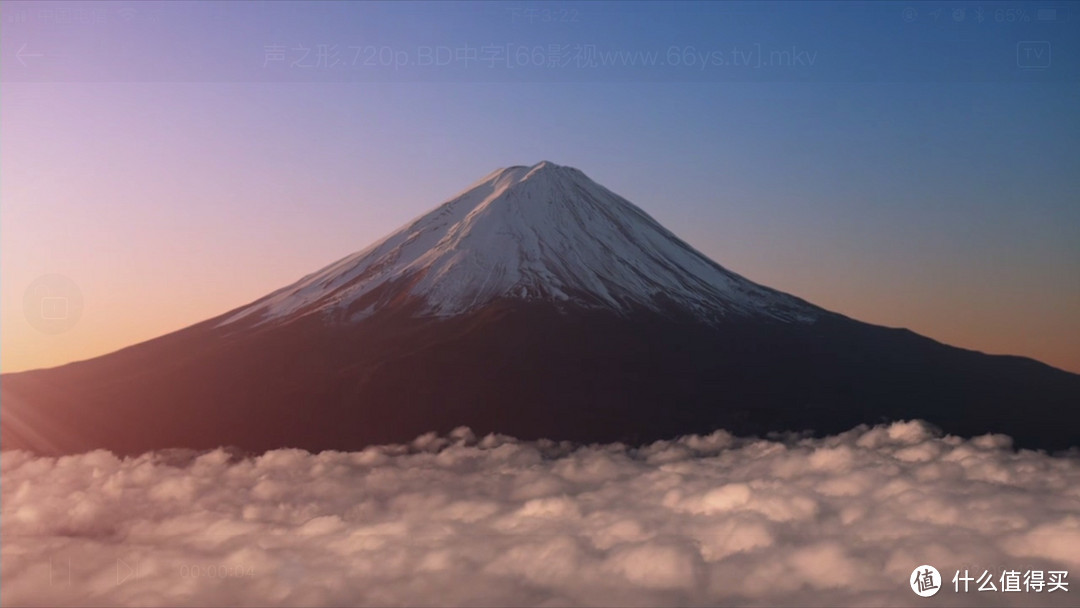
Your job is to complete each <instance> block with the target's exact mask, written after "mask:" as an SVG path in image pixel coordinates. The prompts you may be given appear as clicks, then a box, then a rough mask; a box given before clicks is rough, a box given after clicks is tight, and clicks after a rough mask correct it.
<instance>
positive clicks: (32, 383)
mask: <svg viewBox="0 0 1080 608" xmlns="http://www.w3.org/2000/svg"><path fill="white" fill-rule="evenodd" d="M215 322H216V320H212V321H208V322H206V323H203V324H200V325H196V326H194V327H191V328H189V329H186V330H183V331H180V332H177V333H175V334H170V335H168V336H165V337H162V338H159V339H156V340H152V341H150V342H146V343H143V344H140V345H138V346H135V347H132V348H128V349H125V350H123V351H119V352H117V353H114V354H112V355H107V356H104V357H99V358H97V359H93V360H90V361H86V362H82V363H76V364H71V365H67V366H64V367H60V368H55V369H50V370H40V371H34V372H26V373H20V374H9V375H5V376H4V377H3V380H2V383H0V388H2V391H3V396H2V407H0V414H2V417H3V424H2V427H0V430H2V438H0V442H2V443H0V447H3V448H4V449H31V450H34V451H37V452H42V453H75V452H82V451H86V450H91V449H95V448H105V449H109V450H113V451H115V452H118V453H122V454H136V453H140V452H144V451H147V450H153V449H162V448H171V447H184V448H194V449H205V448H214V447H217V446H221V445H225V446H235V447H238V448H240V449H242V450H246V451H251V452H261V451H264V450H268V449H275V448H281V447H299V448H304V449H308V450H313V451H317V450H326V449H335V450H354V449H358V448H362V447H364V446H366V445H371V444H379V443H390V442H406V441H409V440H412V439H413V438H415V437H416V436H418V435H420V434H422V433H425V432H428V431H436V432H439V433H445V432H448V431H450V430H451V429H453V428H454V427H457V426H461V425H466V426H469V427H472V429H473V430H474V431H475V432H476V433H477V434H486V433H488V432H500V433H506V434H509V435H513V436H515V437H519V438H523V439H533V438H540V437H547V438H551V439H567V440H573V441H580V442H609V441H616V440H619V441H626V442H631V443H639V442H647V441H652V440H656V439H663V438H672V437H675V436H677V435H681V434H687V433H708V432H711V431H713V430H715V429H718V428H723V429H726V430H729V431H731V432H733V433H736V434H740V435H742V434H763V433H767V432H770V431H788V430H793V431H804V430H812V431H813V432H814V433H817V434H830V433H836V432H840V431H844V430H848V429H850V428H852V427H853V426H856V425H858V424H860V423H869V424H874V423H879V422H883V421H889V420H898V419H912V418H920V419H924V420H927V421H930V422H932V423H934V424H936V425H938V426H940V427H941V428H942V429H943V430H944V431H946V432H948V433H954V434H960V435H964V436H972V435H978V434H983V433H987V432H995V433H1004V434H1007V435H1010V436H1012V437H1013V438H1014V439H1015V440H1016V443H1017V445H1019V446H1021V447H1030V448H1042V449H1048V450H1056V449H1062V448H1067V447H1069V446H1073V445H1080V408H1078V407H1077V406H1078V405H1080V376H1077V375H1074V374H1070V373H1067V372H1063V371H1060V370H1057V369H1054V368H1051V367H1048V366H1046V365H1043V364H1041V363H1038V362H1036V361H1032V360H1030V359H1024V358H1019V357H1004V356H989V355H983V354H980V353H976V352H972V351H966V350H962V349H957V348H952V347H948V346H945V345H942V344H939V343H937V342H934V341H932V340H929V339H926V338H923V337H920V336H918V335H916V334H913V333H911V332H909V331H906V330H893V329H885V328H880V327H875V326H871V325H866V324H863V323H858V322H855V321H852V320H850V319H846V318H843V317H839V316H835V317H827V318H826V319H825V320H823V321H819V322H818V323H815V324H808V325H800V324H788V323H780V322H748V321H746V320H745V319H742V320H740V321H739V322H737V323H732V324H730V325H726V326H721V327H718V328H708V327H703V326H702V325H700V324H697V323H693V322H690V321H687V322H680V321H674V320H671V319H670V318H666V317H661V316H660V315H656V314H651V313H650V314H645V313H643V314H642V315H641V316H640V317H639V318H633V319H626V318H620V317H616V316H614V315H611V314H608V313H580V312H578V313H575V314H572V315H571V314H562V313H560V312H558V311H556V310H554V309H552V308H550V307H547V306H540V305H534V306H525V305H522V304H514V305H510V304H508V303H502V304H500V305H495V306H489V307H487V308H485V309H484V310H483V311H481V312H479V313H475V314H470V315H463V316H459V317H454V318H451V319H448V320H431V319H428V320H419V319H413V318H410V317H409V316H408V315H407V313H406V311H404V310H403V311H401V312H400V313H399V314H397V315H391V314H388V313H384V314H382V315H380V316H376V317H372V318H370V319H368V320H366V321H364V322H362V323H358V324H355V325H352V326H345V327H341V326H338V327H334V328H329V327H327V326H324V325H323V324H322V322H321V321H319V320H317V319H313V318H307V319H301V320H300V321H298V322H294V323H292V324H290V325H288V326H285V327H268V328H265V329H260V330H256V331H252V330H251V329H250V328H247V329H244V330H243V331H238V330H237V328H236V327H232V328H230V330H229V331H228V332H225V331H223V330H220V329H215V328H214V327H213V323H215Z"/></svg>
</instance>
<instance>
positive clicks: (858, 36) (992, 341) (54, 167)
mask: <svg viewBox="0 0 1080 608" xmlns="http://www.w3.org/2000/svg"><path fill="white" fill-rule="evenodd" d="M939 9H940V10H941V11H942V12H941V13H938V14H937V16H936V20H935V17H934V11H937V10H939ZM978 9H981V15H982V21H981V22H980V21H978V19H977V17H978V15H979V14H980V13H979V12H977V10H978ZM1039 9H1042V10H1043V12H1040V11H1039ZM960 10H962V11H963V12H962V13H960V12H958V11H960ZM1048 10H1053V11H1054V13H1053V14H1052V15H1053V17H1054V18H1053V20H1050V19H1049V17H1050V16H1051V13H1047V12H1046V11H1048ZM1078 29H1080V9H1077V8H1076V6H1075V5H1072V4H1068V3H1053V2H1048V3H1038V4H1036V3H977V2H971V3H967V2H958V3H948V2H937V3H935V2H917V3H889V2H884V3H865V2H847V3H816V2H798V3H720V2H716V3H707V2H701V3H683V4H679V5H674V4H672V3H646V2H631V3H614V2H613V3H599V2H591V3H524V2H522V3H499V2H488V3H434V4H433V3H395V4H383V3H375V2H364V3H347V2H335V3H288V2H276V3H243V2H227V3H213V2H197V3H195V2H192V3H185V2H170V3H154V2H139V3H123V2H110V3H94V2H79V3H20V2H5V3H4V4H3V5H2V6H0V32H2V36H0V80H3V90H2V92H0V118H2V120H3V129H0V281H2V283H3V285H4V290H3V300H2V302H0V313H2V314H3V319H2V322H0V328H2V332H3V339H2V340H0V347H2V355H0V365H2V366H3V369H4V371H12V370H15V369H25V368H28V367H37V366H42V365H52V364H57V363H62V362H64V361H68V360H72V359H78V358H85V357H87V356H92V355H95V354H100V353H102V352H106V351H108V350H112V349H115V348H118V347H121V346H124V345H126V344H129V343H132V342H135V341H138V340H141V339H146V338H150V337H153V336H154V335H159V334H161V333H164V332H167V331H171V330H173V329H178V328H179V327H182V326H184V325H187V324H190V323H193V322H196V321H199V320H201V319H203V318H206V317H209V316H212V315H215V314H217V313H220V312H223V311H224V310H227V309H230V308H233V307H235V306H238V305H241V304H244V303H246V302H248V301H250V300H252V299H254V298H256V297H258V296H260V295H262V294H264V293H266V292H268V291H270V290H272V289H274V288H277V287H279V286H281V285H283V284H285V283H288V282H290V281H292V280H294V279H295V278H297V277H299V276H300V275H302V274H305V273H307V272H309V271H311V270H314V269H316V268H318V267H320V266H322V265H324V264H326V263H329V262H331V261H333V260H335V259H337V258H339V257H341V256H343V255H345V254H347V253H349V252H352V251H355V250H357V249H360V248H362V247H364V246H366V245H367V244H368V243H370V242H371V241H373V240H375V239H376V238H378V237H380V236H381V235H383V234H385V233H386V232H388V231H390V230H393V229H394V228H396V227H398V226H399V225H401V224H403V223H405V222H406V221H408V220H409V219H411V218H412V217H414V216H416V215H418V214H420V213H422V212H423V211H425V210H426V209H428V208H430V207H432V206H434V205H436V204H438V203H439V202H441V201H443V200H445V199H446V198H448V197H450V196H451V195H453V194H454V193H455V192H457V191H459V190H460V189H462V188H463V187H465V186H466V185H467V184H468V183H470V182H472V181H474V180H475V179H478V178H479V177H481V176H483V175H485V174H487V173H488V172H490V171H492V170H493V169H495V168H497V167H502V166H507V165H513V164H532V163H535V162H537V161H539V160H542V159H547V160H552V161H555V162H557V163H560V164H568V165H573V166H576V167H578V168H580V169H582V170H583V171H585V172H586V173H587V174H589V175H590V176H591V177H592V178H593V179H595V180H597V181H599V182H600V183H602V184H604V185H606V186H608V187H609V188H611V189H613V190H615V191H616V192H619V193H620V194H622V195H624V196H626V197H627V198H629V199H630V200H632V201H634V202H635V203H637V204H638V205H639V206H641V207H643V208H644V209H645V210H646V211H648V212H649V213H650V214H652V215H653V216H655V217H656V218H657V219H658V220H660V221H661V222H663V223H664V224H665V225H667V226H668V227H669V228H671V229H672V230H673V231H674V232H676V233H677V234H679V235H681V236H683V237H684V238H685V239H686V240H688V241H689V242H691V243H692V244H693V245H695V246H696V247H698V248H699V249H701V250H702V251H703V252H705V253H706V254H708V255H710V256H711V257H713V258H714V259H716V260H717V261H719V262H720V263H721V264H723V265H725V266H727V267H729V268H731V269H732V270H735V271H736V272H739V273H741V274H744V275H746V276H748V277H749V278H751V279H754V280H756V281H758V282H761V283H765V284H768V285H771V286H774V287H777V288H780V289H783V290H786V291H789V292H791V293H794V294H796V295H799V296H801V297H804V298H806V299H809V300H811V301H813V302H815V303H817V304H820V305H822V306H825V307H827V308H831V309H833V310H837V311H839V312H843V313H845V314H849V315H851V316H854V317H856V318H860V319H864V320H867V321H871V322H875V323H881V324H885V325H891V326H905V327H910V328H912V329H914V330H916V331H919V332H921V333H924V334H927V335H929V336H931V337H935V338H937V339H940V340H942V341H945V342H948V343H952V344H957V345H960V346H966V347H969V348H976V349H980V350H987V351H990V352H1003V353H1016V354H1025V355H1029V356H1033V357H1036V358H1039V359H1041V360H1044V361H1046V362H1049V363H1051V364H1054V365H1057V366H1060V367H1064V368H1067V369H1071V370H1073V371H1080V315H1077V314H1076V311H1077V310H1080V116H1078V110H1077V108H1080V61H1078V59H1080V51H1078V46H1080V36H1078V35H1077V34H1078V33H1080V32H1078V31H1077V30H1078ZM500 49H501V50H500ZM489 63H490V67H489V65H488V64H489ZM673 63H678V64H679V65H673ZM688 63H689V64H691V65H687V64H688ZM294 64H295V65H294ZM369 64H370V65H369ZM51 273H56V274H63V275H65V276H68V277H70V278H72V280H73V281H74V282H75V283H76V284H78V285H79V286H80V287H81V289H82V291H83V295H84V296H85V299H86V308H85V310H84V316H83V318H82V319H81V321H80V322H79V325H78V326H76V327H74V328H73V329H72V330H71V331H69V332H66V333H64V334H61V335H43V334H40V333H39V332H35V331H34V329H33V328H32V327H30V326H29V325H28V324H27V322H26V320H25V319H24V318H23V312H22V310H21V306H22V294H23V293H24V291H25V290H26V288H27V286H28V285H29V284H30V283H31V282H32V281H33V280H34V279H35V278H36V277H39V276H41V275H46V274H51Z"/></svg>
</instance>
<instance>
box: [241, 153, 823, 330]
mask: <svg viewBox="0 0 1080 608" xmlns="http://www.w3.org/2000/svg"><path fill="white" fill-rule="evenodd" d="M408 299H416V300H419V301H421V303H422V306H421V307H420V309H421V310H422V313H421V314H425V315H432V316H438V317H441V316H452V315H456V314H460V313H463V312H467V311H470V310H475V309H477V308H480V307H483V306H485V305H487V304H489V303H492V302H493V301H495V300H498V299H512V300H533V301H535V300H541V301H547V302H551V303H552V304H554V305H556V306H558V307H560V308H566V307H581V308H589V309H606V310H610V311H613V312H615V313H618V314H626V313H629V312H631V311H634V310H642V309H647V310H653V311H657V312H659V311H670V310H671V309H672V305H674V307H675V308H678V309H681V310H683V312H685V313H689V314H691V315H693V316H695V317H697V318H700V319H702V320H706V321H710V322H713V321H718V320H720V319H723V318H726V317H729V316H731V315H737V316H751V317H766V318H774V319H778V320H783V321H808V320H813V319H815V318H817V317H818V316H819V314H820V312H821V311H820V309H818V308H816V307H814V306H811V305H810V304H807V303H806V302H803V301H802V300H799V299H798V298H794V297H792V296H789V295H786V294H783V293H780V292H777V291H774V290H771V289H768V288H766V287H763V286H761V285H757V284H756V283H753V282H751V281H749V280H747V279H745V278H743V277H741V276H739V275H737V274H735V273H732V272H730V271H728V270H726V269H724V268H723V267H721V266H720V265H718V264H716V263H715V262H713V261H712V260H710V259H708V258H707V257H705V256H704V255H702V254H701V253H699V252H698V251H697V250H695V249H694V248H693V247H691V246H690V245H688V244H686V243H685V242H683V241H682V240H680V239H679V238H678V237H676V236H675V235H674V234H672V233H671V232H669V231H668V230H667V229H665V228H664V227H663V226H661V225H660V224H659V223H657V222H656V221H655V220H653V219H652V218H651V217H649V216H648V214H646V213H645V212H644V211H642V210H641V209H639V208H638V207H636V206H635V205H633V204H632V203H630V202H629V201H627V200H626V199H624V198H622V197H620V196H619V195H617V194H615V193H614V192H612V191H610V190H608V189H607V188H604V187H603V186H601V185H599V184H597V183H596V182H594V181H592V180H591V179H589V178H588V176H586V175H585V174H584V173H583V172H581V171H579V170H578V169H575V168H572V167H566V166H561V165H557V164H555V163H552V162H550V161H546V160H545V161H541V162H539V163H537V164H535V165H532V166H523V165H516V166H512V167H507V168H504V169H500V170H497V171H495V172H493V173H491V174H489V175H488V176H487V177H485V178H484V179H482V180H480V181H479V182H476V183H474V184H473V185H472V186H470V187H469V188H468V189H466V190H465V191H463V192H461V193H460V194H458V195H457V196H455V197H454V198H452V199H450V200H448V201H446V202H445V203H443V204H442V205H439V206H438V207H436V208H435V209H433V210H432V211H430V212H429V213H427V214H425V215H423V216H421V217H419V218H417V219H416V220H414V221H413V222H411V223H410V224H409V225H407V226H405V227H403V228H401V229H399V230H398V231H396V232H394V233H393V234H391V235H389V236H388V237H386V238H385V239H383V240H382V241H380V242H378V243H376V244H374V245H372V246H371V247H369V248H367V249H365V250H363V251H360V252H358V253H356V254H354V255H352V256H349V257H347V258H344V259H342V260H340V261H338V262H336V263H334V264H331V265H330V266H328V267H326V268H324V269H322V270H320V271H319V272H316V273H314V274H311V275H308V276H307V277H304V278H303V279H301V280H300V281H298V282H296V283H294V284H293V285H290V286H288V287H285V288H283V289H280V290H278V291H276V292H274V293H272V294H270V295H269V296H266V297H265V298H263V299H261V300H258V301H256V302H254V303H252V304H251V305H249V306H247V307H244V308H242V309H240V310H238V311H236V312H234V313H232V314H231V315H229V316H228V317H226V318H225V319H224V320H223V321H222V322H221V324H229V323H232V322H236V321H239V320H241V319H248V320H256V322H258V323H262V322H271V321H272V322H287V321H288V320H289V319H292V318H295V317H297V316H305V315H308V314H314V313H319V314H323V315H324V317H325V318H327V320H328V321H331V322H346V323H348V322H356V321H360V320H362V319H364V318H366V317H368V316H370V315H372V314H375V313H377V312H380V311H381V310H384V309H386V308H387V307H390V306H397V305H399V304H400V303H401V302H403V301H405V300H408Z"/></svg>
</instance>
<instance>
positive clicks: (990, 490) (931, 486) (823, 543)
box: [0, 421, 1080, 606]
mask: <svg viewBox="0 0 1080 608" xmlns="http://www.w3.org/2000/svg"><path fill="white" fill-rule="evenodd" d="M0 465H2V478H0V489H2V493H3V495H2V503H0V505H2V514H0V526H2V529H0V535H2V537H3V543H2V544H0V560H2V562H0V566H2V572H0V575H2V580H3V585H2V591H0V601H2V602H3V603H4V604H5V605H50V606H59V605H71V604H93V605H140V606H180V605H203V606H205V605H292V606H320V605H377V606H387V605H410V606H416V605H454V606H458V605H545V606H554V605H604V606H614V605H618V606H655V605H707V604H726V605H739V604H746V605H798V606H806V605H859V606H862V605H905V606H906V605H911V604H916V603H926V604H927V605H931V604H932V605H987V606H991V605H1060V606H1068V605H1076V604H1077V603H1078V601H1080V595H1078V594H1080V589H1073V590H1070V591H1069V592H1062V591H1060V590H1059V591H1057V592H1054V593H1047V592H1045V591H1044V592H1042V593H1035V592H1033V591H1028V592H1013V593H1003V592H977V591H975V588H974V586H973V587H972V588H971V591H970V592H968V593H967V594H964V593H962V592H961V593H956V592H954V591H953V588H952V587H953V585H952V583H951V579H952V575H953V573H954V572H955V571H956V570H964V569H966V570H968V571H969V572H970V573H971V576H973V577H977V576H979V575H980V574H982V573H983V571H984V570H988V571H989V572H990V573H992V574H993V575H994V577H995V580H996V579H997V577H998V576H1000V575H1001V574H1002V572H1003V571H1004V570H1018V571H1020V572H1024V571H1026V570H1029V569H1030V570H1043V571H1050V570H1068V571H1071V572H1072V573H1073V574H1072V576H1075V577H1076V578H1078V579H1080V574H1076V573H1078V572H1080V458H1076V457H1075V455H1072V456H1048V455H1046V454H1043V453H1038V452H1030V451H1020V452H1014V451H1013V450H1012V449H1011V443H1010V441H1009V439H1008V438H1007V437H1004V436H999V435H988V436H984V437H978V438H975V439H970V440H964V439H960V438H956V437H949V436H946V437H941V436H940V435H938V434H936V433H935V432H934V431H933V430H932V429H931V428H930V427H929V426H927V425H924V424H923V423H921V422H917V421H916V422H906V423H896V424H892V425H888V426H879V427H874V428H867V427H859V428H856V429H854V430H852V431H849V432H847V433H844V434H841V435H837V436H833V437H827V438H823V439H806V438H797V437H788V438H775V439H772V440H762V439H741V438H735V437H732V436H731V435H729V434H727V433H725V432H723V431H718V432H716V433H713V434H711V435H708V436H689V437H683V438H681V439H678V440H675V441H669V442H658V443H655V444H652V445H649V446H646V447H643V448H629V447H627V446H624V445H621V444H611V445H593V446H574V445H570V444H558V443H553V442H546V441H540V442H524V441H518V440H515V439H513V438H510V437H505V436H497V435H495V436H487V437H484V438H482V439H477V438H475V437H473V435H472V433H471V432H469V431H468V430H467V429H459V430H457V431H455V432H454V433H452V434H451V435H450V436H448V437H437V436H435V435H425V436H423V437H420V438H418V439H417V440H416V441H414V442H413V443H412V444H410V445H395V446H379V447H371V448H368V449H365V450H363V451H360V452H352V453H343V452H323V453H320V454H310V453H308V452H304V451H300V450H276V451H273V452H268V453H266V454H264V455H262V456H259V457H255V458H238V457H235V456H234V455H231V454H230V453H228V452H226V451H224V450H217V451H214V452H209V453H203V454H193V453H186V452H159V453H153V454H146V455H143V456H141V457H139V458H129V459H123V460H121V459H118V458H117V457H115V456H113V455H112V454H110V453H108V452H100V451H99V452H91V453H87V454H82V455H79V456H72V457H63V458H40V457H35V456H32V455H30V454H27V453H24V452H5V453H4V454H3V455H2V457H0ZM920 564H931V565H934V566H936V567H937V569H938V570H940V571H941V573H942V575H943V578H944V579H945V585H944V588H943V589H942V591H941V592H940V593H938V595H936V596H935V597H934V598H931V599H922V598H919V597H918V596H916V595H915V594H914V593H913V592H912V591H911V589H910V588H909V587H908V577H909V576H910V574H911V572H912V570H913V569H914V568H915V567H916V566H918V565H920ZM1066 580H1067V581H1070V579H1066ZM1070 582H1071V581H1070ZM999 587H1000V585H999ZM1070 587H1071V585H1070Z"/></svg>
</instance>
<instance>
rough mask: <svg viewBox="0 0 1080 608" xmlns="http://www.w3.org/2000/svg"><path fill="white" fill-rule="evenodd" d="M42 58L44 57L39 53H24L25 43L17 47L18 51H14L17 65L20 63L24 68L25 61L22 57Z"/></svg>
mask: <svg viewBox="0 0 1080 608" xmlns="http://www.w3.org/2000/svg"><path fill="white" fill-rule="evenodd" d="M44 56H45V55H42V54H41V53H27V52H26V43H25V42H24V43H23V45H22V46H20V47H19V50H18V51H15V58H16V59H18V60H19V63H21V64H22V65H23V67H24V68H25V67H26V61H25V60H24V59H23V58H24V57H44Z"/></svg>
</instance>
